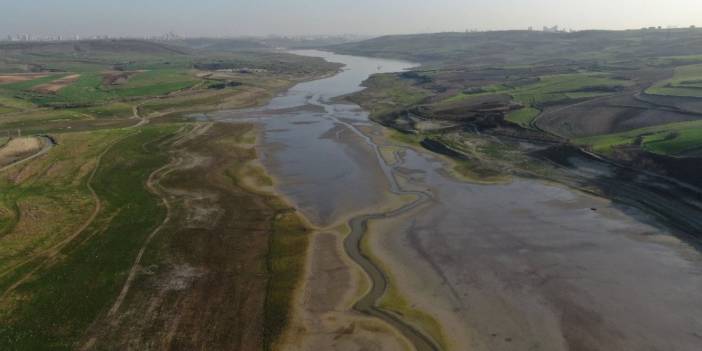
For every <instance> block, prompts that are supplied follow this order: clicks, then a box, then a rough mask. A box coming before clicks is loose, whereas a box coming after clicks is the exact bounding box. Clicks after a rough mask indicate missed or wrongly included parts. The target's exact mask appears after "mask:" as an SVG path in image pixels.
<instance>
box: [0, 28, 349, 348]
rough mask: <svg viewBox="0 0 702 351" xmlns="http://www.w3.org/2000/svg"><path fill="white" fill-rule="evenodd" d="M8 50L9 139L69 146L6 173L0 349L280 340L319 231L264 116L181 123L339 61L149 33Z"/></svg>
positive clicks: (3, 135)
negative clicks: (270, 150)
mask: <svg viewBox="0 0 702 351" xmlns="http://www.w3.org/2000/svg"><path fill="white" fill-rule="evenodd" d="M0 50H2V55H1V56H0V61H1V63H0V148H3V147H5V146H7V145H15V144H18V141H19V140H24V139H27V140H35V141H37V142H39V140H45V141H46V142H45V143H46V145H49V143H48V140H49V139H48V138H41V139H40V138H38V137H28V138H23V139H21V138H17V135H18V134H22V135H25V136H31V135H36V134H42V135H44V134H48V135H49V137H50V138H51V140H53V141H55V142H56V144H55V145H52V146H51V147H49V148H47V149H46V154H39V155H38V157H36V158H33V159H29V160H26V162H21V163H14V162H15V161H16V160H15V159H11V160H9V161H8V162H9V163H7V164H6V163H4V162H3V165H2V166H3V168H2V169H0V349H2V350H75V349H81V348H83V347H85V348H86V349H129V348H136V349H148V348H152V347H153V345H171V346H172V347H173V348H179V347H180V348H185V349H224V348H228V347H231V345H240V346H241V348H242V349H257V350H258V349H264V348H265V347H267V346H270V345H271V344H272V343H274V342H275V340H276V338H277V337H278V336H279V335H280V334H281V333H282V331H283V330H284V328H285V327H286V325H287V322H288V319H289V311H290V309H291V305H290V303H291V300H292V296H293V293H294V289H295V287H296V286H297V284H298V282H299V279H300V277H301V274H302V269H303V267H304V259H305V254H306V246H307V235H306V234H307V228H305V226H304V224H303V223H302V220H301V218H299V217H298V216H297V214H296V213H295V212H293V211H290V210H289V208H288V206H287V205H286V204H284V203H283V202H282V201H281V200H280V199H278V198H277V197H275V196H274V195H273V194H271V193H269V192H268V191H269V190H270V189H269V188H268V187H269V186H270V184H271V182H270V179H268V178H267V176H266V175H265V173H264V171H263V170H262V169H261V168H260V166H258V165H257V163H256V158H257V154H256V152H255V150H254V149H253V147H254V141H255V139H256V135H255V133H256V129H255V128H254V127H253V126H252V125H241V124H229V123H227V124H223V125H213V124H209V123H198V122H194V121H192V120H191V119H188V118H186V117H185V116H186V115H188V114H190V113H194V112H203V111H210V110H219V109H236V108H243V107H251V106H256V105H260V104H262V103H265V102H266V101H268V100H269V99H270V98H272V97H273V96H275V95H276V94H278V93H279V92H280V91H282V90H284V89H286V88H288V87H290V86H291V85H293V84H295V83H296V82H299V81H303V80H308V79H313V78H316V77H320V76H324V75H327V74H331V73H333V72H336V71H337V70H338V68H339V66H338V65H336V64H330V63H327V62H325V61H323V60H321V59H308V58H303V57H297V56H293V55H287V54H281V53H275V52H220V51H208V50H202V51H198V50H191V49H189V48H186V47H178V46H173V45H170V44H168V45H166V44H163V43H152V42H143V41H89V42H76V43H20V44H0ZM42 145H44V144H42ZM0 150H5V151H6V150H8V148H5V149H0ZM36 152H37V151H36V150H34V149H33V150H32V152H31V155H34V154H35V153H36ZM31 155H30V153H29V151H27V155H26V157H28V156H31ZM178 160H180V161H183V160H187V161H186V162H185V163H183V162H180V161H178ZM176 161H178V162H176ZM190 162H192V164H190ZM5 166H7V167H5ZM259 187H260V188H259ZM159 228H160V229H159ZM183 279H185V283H184V282H183ZM182 284H186V285H187V287H186V288H182V287H181V285H182ZM174 287H175V288H174ZM203 296H207V298H206V299H203V298H202V297H203ZM154 306H159V307H158V308H155V307H154ZM137 310H138V311H142V312H143V313H139V314H134V311H137ZM202 325H206V326H208V327H207V328H201V326H202ZM176 329H177V333H176V334H177V335H178V337H177V338H173V337H172V336H171V337H168V335H171V331H172V330H176ZM244 336H245V337H244ZM244 339H245V340H246V341H245V342H244V341H242V340H244ZM164 347H165V346H164ZM166 348H168V347H166Z"/></svg>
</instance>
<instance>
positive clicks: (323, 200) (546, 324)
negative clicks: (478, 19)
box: [210, 51, 702, 351]
mask: <svg viewBox="0 0 702 351" xmlns="http://www.w3.org/2000/svg"><path fill="white" fill-rule="evenodd" d="M296 53H298V54H301V55H308V56H320V57H324V58H326V59H327V60H329V61H332V62H341V63H343V64H345V65H346V67H345V68H344V70H343V72H341V73H339V74H338V75H336V76H334V77H330V78H326V79H322V80H318V81H313V82H307V83H302V84H299V85H297V86H295V87H294V88H292V89H291V90H290V91H288V92H287V93H285V94H283V95H281V96H279V97H277V98H275V99H274V100H272V101H271V102H270V104H268V105H267V106H265V107H264V108H260V109H255V110H250V111H246V112H245V113H243V115H245V118H246V119H248V120H252V119H253V120H256V121H257V122H259V123H260V124H261V125H262V127H263V140H262V145H261V147H260V148H259V149H260V152H261V154H262V157H263V163H264V165H265V166H266V168H267V169H268V171H269V173H271V174H272V175H273V176H274V178H275V179H276V188H277V189H278V191H279V192H280V193H282V194H283V195H285V197H287V198H288V199H289V200H290V201H291V202H292V203H293V204H294V205H295V206H296V207H297V208H298V209H299V210H300V211H301V212H302V213H303V214H304V215H305V216H306V217H307V218H308V219H309V220H310V222H311V223H312V224H313V225H314V226H315V227H317V229H318V233H332V232H333V233H336V234H334V235H335V236H337V237H339V236H340V235H341V234H339V233H340V231H339V230H338V229H333V228H336V227H338V226H339V225H343V224H348V227H350V233H346V234H347V235H346V236H344V237H343V244H344V245H343V248H344V250H345V254H346V255H348V256H347V258H350V259H351V260H352V261H354V262H355V264H358V265H359V266H360V267H361V268H362V270H363V271H364V272H365V273H366V274H367V275H368V276H369V277H370V280H371V282H372V284H371V286H370V287H369V288H368V289H367V291H365V292H364V293H363V294H361V296H360V297H358V298H356V299H355V300H354V301H355V304H353V306H354V309H355V310H356V311H358V312H361V313H363V314H366V315H370V316H373V317H375V318H378V319H380V320H383V321H384V322H385V323H387V324H388V325H390V326H391V327H392V328H394V329H396V330H397V331H399V332H400V333H401V334H402V335H404V337H405V338H406V339H407V340H409V341H410V343H411V344H413V345H414V347H415V348H416V349H418V350H422V351H423V350H435V349H442V348H450V349H455V350H467V349H468V350H515V351H516V350H519V351H522V350H690V351H692V350H699V349H700V348H701V347H702V274H701V273H702V256H701V255H700V254H699V252H698V251H696V250H695V249H694V248H692V247H690V246H688V245H687V244H685V243H684V242H681V241H680V240H678V239H676V238H675V237H674V236H672V235H671V234H670V233H668V232H667V231H666V230H665V229H664V228H663V227H661V226H658V225H653V224H651V223H655V220H652V219H651V218H647V217H646V215H645V214H643V213H641V212H639V211H637V210H636V209H634V208H627V207H623V206H614V205H612V204H611V203H610V202H609V201H607V200H605V199H601V198H596V197H591V196H587V195H584V194H582V193H580V192H578V191H575V190H571V189H568V188H565V187H563V186H558V185H553V184H547V183H545V182H540V181H537V180H525V179H515V180H514V181H513V182H511V183H510V184H505V185H478V184H471V183H466V182H461V181H458V180H455V179H453V178H451V177H450V176H448V175H447V172H445V171H444V167H445V162H443V161H442V160H441V159H439V158H438V157H436V156H434V155H432V154H430V153H429V152H427V151H423V150H417V149H412V148H406V147H401V146H399V145H396V144H395V143H394V142H392V141H391V140H389V139H388V138H385V137H384V136H383V133H382V127H380V126H378V125H375V124H373V123H371V122H369V120H368V114H367V113H366V112H365V111H362V110H361V109H360V108H359V107H358V106H355V105H352V104H348V103H339V102H336V101H335V100H334V99H333V98H334V97H337V96H340V95H345V94H349V93H352V92H355V91H358V90H359V89H362V88H361V87H360V84H361V82H362V81H363V80H364V79H365V78H367V77H368V76H369V75H371V74H374V73H381V72H397V71H401V70H403V69H407V68H409V67H411V66H412V64H411V63H407V62H400V61H393V60H383V59H375V58H359V57H351V56H343V55H335V54H331V53H327V52H320V51H304V52H296ZM210 117H211V118H215V119H232V120H241V119H242V113H241V112H236V113H235V112H219V113H215V114H212V115H211V116H210ZM382 151H385V152H382ZM388 155H393V157H388ZM389 158H390V159H389ZM339 240H341V239H339ZM339 243H341V241H339ZM364 243H365V244H364ZM339 246H341V245H339ZM364 248H365V249H364ZM364 250H370V251H371V252H364ZM324 254H325V253H324V252H320V253H315V254H313V255H312V257H311V262H310V267H311V268H310V272H316V271H315V269H319V267H318V268H315V265H324V264H325V263H324V262H328V261H324V260H322V259H318V258H317V257H318V256H319V257H323V255H324ZM347 258H346V259H347ZM337 261H338V262H341V263H338V264H339V265H343V262H344V258H343V257H342V258H339V259H337ZM337 261H335V262H337ZM378 261H379V262H378ZM381 267H382V268H381ZM322 268H323V267H322ZM322 271H323V269H322V270H320V271H319V272H322ZM349 276H350V275H349V274H347V275H344V276H343V277H346V278H344V279H347V280H352V278H349ZM339 277H341V276H339ZM307 279H308V280H313V279H315V277H314V274H312V273H308V278H307ZM339 279H341V278H339ZM388 283H390V284H392V285H393V287H394V288H395V290H396V291H399V292H400V294H402V296H403V298H404V299H405V300H406V301H408V304H407V305H409V306H411V307H409V309H410V310H419V311H423V312H424V313H426V314H427V315H430V316H431V319H432V320H434V321H436V322H437V323H439V324H440V325H441V329H442V331H441V332H436V330H435V329H433V328H432V327H431V325H432V323H428V322H427V319H426V318H419V317H417V315H416V314H413V313H410V312H411V311H395V312H394V313H393V312H391V311H387V310H384V309H381V308H378V307H376V305H377V304H378V302H379V299H380V298H381V296H382V295H383V293H385V292H386V291H387V290H386V289H387V284H388ZM349 286H350V285H344V287H347V288H348V289H353V287H350V288H349ZM320 287H321V288H324V287H325V286H324V285H323V284H322V285H320V284H319V283H317V285H314V284H311V283H310V284H308V286H307V288H306V289H307V291H308V292H307V293H306V294H307V300H305V301H307V302H305V303H314V301H312V302H309V301H308V300H310V298H309V297H310V296H323V294H321V295H315V294H316V292H315V291H314V289H320ZM348 289H347V290H348ZM333 291H335V290H334V289H332V288H331V287H329V291H328V293H327V294H331V293H332V292H333ZM339 294H341V293H339ZM312 300H314V299H312ZM334 301H336V302H334V304H337V305H339V304H342V303H341V302H339V301H343V299H342V298H341V297H339V299H337V300H334ZM337 309H339V307H338V306H336V305H335V306H334V307H333V308H332V307H330V308H328V309H327V310H325V313H331V311H333V310H337ZM312 310H314V309H312ZM320 313H321V312H320ZM320 323H321V322H320ZM346 334H349V333H346ZM350 334H353V333H350ZM339 335H341V334H339ZM336 340H337V339H333V340H332V339H330V340H329V341H328V342H329V345H331V346H334V345H333V343H335V342H337V341H336ZM338 342H341V341H338Z"/></svg>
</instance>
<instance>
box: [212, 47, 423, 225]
mask: <svg viewBox="0 0 702 351" xmlns="http://www.w3.org/2000/svg"><path fill="white" fill-rule="evenodd" d="M295 53H297V54H300V55H308V56H319V57H324V58H325V59H327V60H329V61H332V62H342V63H344V64H345V65H346V66H345V67H344V68H343V71H342V72H341V73H339V74H337V75H335V76H333V77H330V78H326V79H322V80H317V81H312V82H306V83H302V84H298V85H296V86H295V87H293V88H292V89H290V90H289V91H288V92H286V93H285V94H283V95H281V96H278V97H276V98H275V99H273V100H272V101H271V102H270V103H269V104H268V105H267V106H265V107H263V108H260V109H255V110H250V111H247V112H246V113H245V115H246V116H247V117H248V118H256V117H258V118H257V120H258V121H261V122H262V123H263V125H264V137H263V146H262V148H261V151H262V152H263V161H264V164H265V165H266V167H267V168H268V169H269V170H272V173H273V174H274V175H275V177H276V178H277V179H276V180H277V184H276V185H277V187H278V189H279V190H280V191H281V192H282V193H283V194H285V195H286V196H287V197H288V198H289V199H290V200H291V201H292V202H293V203H294V204H295V205H296V207H298V208H299V209H301V210H302V211H303V212H304V213H305V215H306V216H307V217H308V218H309V219H310V220H311V221H312V222H313V223H315V224H317V225H319V226H325V225H329V224H332V223H335V222H336V221H337V220H338V219H340V218H342V217H343V216H344V215H345V214H348V213H355V212H358V211H361V210H363V209H366V208H368V207H370V206H374V205H378V204H379V203H380V202H381V201H382V200H383V196H384V194H385V192H384V191H383V190H382V189H384V188H387V181H386V179H385V177H384V175H383V170H382V168H381V167H380V165H379V164H378V162H377V159H376V157H375V152H374V150H372V148H371V147H370V146H369V145H368V144H367V143H366V142H364V140H363V138H362V136H360V135H358V133H357V131H356V129H355V128H353V127H351V124H349V123H348V122H354V123H357V124H361V125H362V124H364V123H367V121H368V114H367V113H366V112H365V111H362V110H361V109H360V108H359V107H358V106H356V105H352V104H340V103H335V102H333V101H330V100H331V98H333V97H337V96H341V95H346V94H350V93H353V92H356V91H359V90H361V89H363V88H362V87H361V83H362V82H363V81H364V80H365V79H366V78H368V77H369V76H370V75H371V74H374V73H383V72H398V71H402V70H404V69H407V68H410V67H412V66H413V64H412V63H409V62H402V61H395V60H383V59H371V58H361V57H353V56H345V55H335V54H332V53H328V52H322V51H314V50H305V51H296V52H295ZM305 107H307V108H305ZM312 107H314V108H312ZM295 108H298V109H295ZM276 110H278V111H280V112H275V111H276ZM236 114H237V116H240V115H241V114H242V113H241V112H237V113H236ZM213 116H214V117H215V118H219V119H222V118H227V113H217V114H214V115H213ZM237 118H240V117H237Z"/></svg>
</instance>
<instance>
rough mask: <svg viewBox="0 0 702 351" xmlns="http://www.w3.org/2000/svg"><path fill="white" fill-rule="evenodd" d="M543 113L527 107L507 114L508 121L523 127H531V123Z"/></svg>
mask: <svg viewBox="0 0 702 351" xmlns="http://www.w3.org/2000/svg"><path fill="white" fill-rule="evenodd" d="M540 113H541V111H540V110H538V109H535V108H533V107H525V108H522V109H519V110H516V111H512V112H510V113H508V114H507V117H506V118H505V119H506V120H508V121H510V122H514V123H517V124H519V125H521V126H522V127H529V125H530V124H531V122H532V121H533V120H534V118H536V117H537V116H538V115H539V114H540Z"/></svg>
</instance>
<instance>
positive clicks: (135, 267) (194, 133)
mask: <svg viewBox="0 0 702 351" xmlns="http://www.w3.org/2000/svg"><path fill="white" fill-rule="evenodd" d="M212 125H213V124H212V123H207V124H201V125H199V126H196V127H194V128H192V129H191V130H190V131H188V132H187V133H185V134H183V135H181V136H180V137H177V138H176V140H174V141H173V145H179V144H181V143H182V142H184V141H186V140H191V139H193V138H195V137H198V136H200V135H202V134H204V133H205V132H207V130H208V129H209V128H210V127H212ZM179 151H180V150H173V151H172V152H173V153H174V154H176V153H178V152H179ZM190 166H191V164H190V163H188V162H186V157H184V156H183V155H174V156H173V157H172V158H171V162H170V163H168V164H167V165H165V166H163V167H161V168H159V169H157V170H155V171H153V172H152V173H151V174H150V175H149V179H148V180H147V182H146V188H147V189H148V190H149V191H150V192H151V193H153V194H154V195H156V196H158V197H159V198H160V199H161V203H162V204H163V205H164V207H165V208H166V217H165V218H164V220H163V221H162V222H161V224H159V226H158V227H156V229H154V230H153V231H152V232H151V233H150V234H149V236H148V237H147V238H146V240H144V243H143V244H142V245H141V248H139V253H138V254H137V256H136V258H135V259H134V263H133V264H132V267H131V268H130V270H129V275H128V277H127V280H126V281H125V282H124V285H123V286H122V289H121V290H120V293H119V295H118V296H117V299H116V300H115V302H114V304H113V305H112V307H111V308H110V311H109V312H108V313H107V316H108V318H112V317H114V315H115V314H116V313H117V311H119V308H120V307H121V306H122V303H124V299H125V298H126V297H127V294H128V293H129V290H130V289H131V286H132V283H133V282H134V279H135V278H136V275H137V273H138V272H139V268H140V266H139V265H140V263H141V259H142V257H143V256H144V253H145V252H146V249H147V248H148V246H149V244H150V243H151V241H153V239H154V238H155V237H156V235H157V234H158V233H160V232H161V231H162V230H163V228H164V227H165V226H166V225H167V224H168V223H170V221H171V218H172V213H173V210H172V206H171V204H170V203H169V201H168V193H167V191H166V190H165V189H163V187H162V186H161V185H160V182H161V180H163V179H164V178H165V177H166V176H168V175H169V174H170V173H172V172H175V171H179V170H182V169H186V168H189V167H190ZM116 322H117V320H116V319H112V320H111V321H110V323H116Z"/></svg>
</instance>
